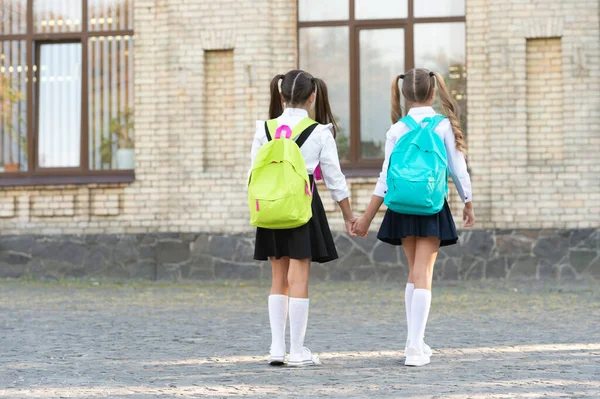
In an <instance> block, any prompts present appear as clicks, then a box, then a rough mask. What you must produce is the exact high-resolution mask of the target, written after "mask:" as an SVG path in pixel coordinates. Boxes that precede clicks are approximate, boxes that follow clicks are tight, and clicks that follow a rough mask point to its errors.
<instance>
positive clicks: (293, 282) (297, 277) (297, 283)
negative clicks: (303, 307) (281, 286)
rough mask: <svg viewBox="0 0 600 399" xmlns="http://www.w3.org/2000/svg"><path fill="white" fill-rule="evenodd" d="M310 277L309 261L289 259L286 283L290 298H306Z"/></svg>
mask: <svg viewBox="0 0 600 399" xmlns="http://www.w3.org/2000/svg"><path fill="white" fill-rule="evenodd" d="M309 275H310V259H290V267H289V271H288V275H287V281H288V282H289V287H290V297H292V298H308V277H309Z"/></svg>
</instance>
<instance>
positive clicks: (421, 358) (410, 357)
mask: <svg viewBox="0 0 600 399" xmlns="http://www.w3.org/2000/svg"><path fill="white" fill-rule="evenodd" d="M430 362H431V358H430V356H427V355H426V354H425V353H424V352H423V351H422V350H419V349H417V348H414V347H410V348H408V350H407V351H406V358H405V360H404V365H405V366H425V365H426V364H429V363H430Z"/></svg>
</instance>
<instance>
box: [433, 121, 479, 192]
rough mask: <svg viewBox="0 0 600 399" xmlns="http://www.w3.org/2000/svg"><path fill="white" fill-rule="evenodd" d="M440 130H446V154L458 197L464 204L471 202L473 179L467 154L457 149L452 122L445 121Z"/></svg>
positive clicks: (444, 135)
mask: <svg viewBox="0 0 600 399" xmlns="http://www.w3.org/2000/svg"><path fill="white" fill-rule="evenodd" d="M440 129H444V131H443V133H444V134H443V137H444V145H445V147H446V154H447V155H448V170H449V171H450V176H451V177H452V180H453V181H454V185H455V186H456V189H457V191H458V195H460V198H461V199H462V202H464V203H468V202H471V200H472V199H473V198H472V193H471V191H472V190H471V177H470V176H469V172H468V170H467V161H466V159H465V154H463V153H462V152H460V151H459V150H457V149H456V139H455V137H454V132H453V131H452V126H451V125H450V121H448V120H447V119H445V120H444V121H443V122H442V123H440Z"/></svg>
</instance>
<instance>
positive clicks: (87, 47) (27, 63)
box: [0, 0, 135, 185]
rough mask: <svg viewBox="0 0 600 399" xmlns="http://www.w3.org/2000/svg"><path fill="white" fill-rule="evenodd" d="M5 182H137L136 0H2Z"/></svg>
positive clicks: (0, 115)
mask: <svg viewBox="0 0 600 399" xmlns="http://www.w3.org/2000/svg"><path fill="white" fill-rule="evenodd" d="M0 10H2V12H1V13H0V103H1V108H0V185H18V184H46V183H48V184H60V183H102V182H128V181H132V180H133V177H134V175H133V169H134V164H135V162H134V158H133V143H134V136H133V134H134V121H133V0H63V1H56V0H0Z"/></svg>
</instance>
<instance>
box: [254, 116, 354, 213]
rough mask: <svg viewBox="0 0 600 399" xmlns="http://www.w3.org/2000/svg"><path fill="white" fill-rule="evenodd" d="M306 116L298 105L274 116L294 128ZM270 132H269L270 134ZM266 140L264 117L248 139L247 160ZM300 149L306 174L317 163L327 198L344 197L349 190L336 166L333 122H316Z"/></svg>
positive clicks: (281, 123)
mask: <svg viewBox="0 0 600 399" xmlns="http://www.w3.org/2000/svg"><path fill="white" fill-rule="evenodd" d="M306 117H308V112H307V111H306V110H304V109H299V108H286V109H285V110H284V111H283V114H281V116H280V117H279V118H277V122H278V123H279V125H280V126H281V125H288V126H289V127H290V128H292V129H293V128H294V126H296V124H298V122H300V121H301V120H302V119H304V118H306ZM273 134H274V132H271V135H273ZM266 142H267V135H266V132H265V121H256V134H255V135H254V142H253V143H252V151H251V160H252V163H254V158H255V157H256V154H257V153H258V150H259V149H260V147H261V146H262V145H263V144H265V143H266ZM300 151H301V152H302V155H303V156H304V162H305V163H306V169H307V171H308V174H309V175H312V174H313V173H314V171H315V169H316V167H317V165H319V164H320V165H321V171H322V174H323V180H325V185H326V186H327V188H328V189H329V191H330V193H331V198H333V200H334V201H336V202H340V201H341V200H343V199H345V198H348V197H349V196H350V192H349V190H348V186H347V185H346V177H345V176H344V174H343V173H342V169H341V168H340V160H339V158H338V152H337V146H336V145H335V139H334V138H333V125H331V124H328V125H319V126H317V127H316V128H315V130H313V132H312V133H311V134H310V136H308V139H307V140H306V141H305V142H304V144H303V145H302V147H300Z"/></svg>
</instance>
